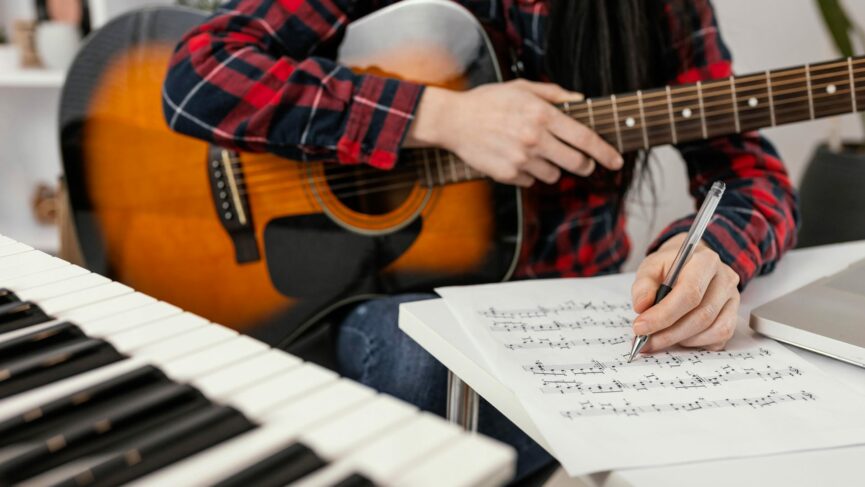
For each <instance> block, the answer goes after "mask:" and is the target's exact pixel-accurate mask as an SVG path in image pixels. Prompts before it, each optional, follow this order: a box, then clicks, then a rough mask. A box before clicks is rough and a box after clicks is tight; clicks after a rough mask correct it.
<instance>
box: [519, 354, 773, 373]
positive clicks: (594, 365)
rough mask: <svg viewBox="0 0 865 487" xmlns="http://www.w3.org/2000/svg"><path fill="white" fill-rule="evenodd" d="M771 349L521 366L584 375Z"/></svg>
mask: <svg viewBox="0 0 865 487" xmlns="http://www.w3.org/2000/svg"><path fill="white" fill-rule="evenodd" d="M771 355H772V352H770V351H769V350H767V349H765V348H760V349H758V350H756V351H750V350H746V351H742V352H728V351H724V352H710V351H708V350H695V351H693V352H684V353H675V354H673V353H670V352H664V353H660V354H654V355H648V356H644V357H640V359H639V360H637V361H634V362H632V363H630V364H629V363H628V361H627V356H623V358H620V359H615V360H608V361H600V360H592V361H589V362H583V363H574V364H545V363H543V362H541V361H540V360H536V361H535V362H534V363H533V364H530V365H523V370H525V371H526V372H529V373H531V374H534V375H547V376H562V377H563V376H567V375H577V376H579V375H587V374H604V373H606V371H610V372H618V371H619V368H623V367H628V368H632V367H645V366H653V367H661V368H675V367H681V366H683V365H696V364H701V363H703V362H705V361H708V360H743V361H744V360H755V359H758V358H760V357H769V356H771Z"/></svg>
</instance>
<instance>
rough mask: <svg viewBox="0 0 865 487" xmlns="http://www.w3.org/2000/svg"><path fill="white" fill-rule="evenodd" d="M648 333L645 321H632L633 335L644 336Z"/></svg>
mask: <svg viewBox="0 0 865 487" xmlns="http://www.w3.org/2000/svg"><path fill="white" fill-rule="evenodd" d="M648 331H649V325H648V324H647V323H646V321H645V320H642V319H639V318H638V319H637V320H636V321H634V334H635V335H645V334H646V333H648Z"/></svg>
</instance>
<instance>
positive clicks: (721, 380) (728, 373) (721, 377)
mask: <svg viewBox="0 0 865 487" xmlns="http://www.w3.org/2000/svg"><path fill="white" fill-rule="evenodd" d="M686 374H687V377H680V376H679V377H674V378H670V379H664V378H661V377H658V376H657V375H656V374H647V375H645V376H643V377H642V378H640V379H637V380H634V381H630V382H623V381H619V380H613V381H612V382H607V383H599V384H591V383H585V382H581V381H578V380H576V379H547V378H544V379H542V384H541V386H540V390H541V392H543V393H544V394H583V395H584V394H586V393H590V394H615V393H620V392H625V391H626V390H632V391H648V390H649V389H680V390H682V389H706V388H709V387H717V386H721V385H724V384H727V383H729V382H736V381H742V380H754V379H761V380H763V381H779V380H782V379H784V378H787V377H797V376H800V375H802V372H801V371H800V370H799V369H797V368H796V367H785V368H782V369H774V368H772V366H771V365H767V366H766V368H764V369H758V368H753V367H748V368H743V369H738V368H736V367H733V366H731V365H726V366H724V367H723V368H721V369H720V370H715V371H714V373H713V374H710V375H705V374H697V373H694V372H691V371H687V372H686Z"/></svg>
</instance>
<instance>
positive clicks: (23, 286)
mask: <svg viewBox="0 0 865 487" xmlns="http://www.w3.org/2000/svg"><path fill="white" fill-rule="evenodd" d="M87 274H90V271H88V270H87V269H84V268H83V267H78V266H77V265H67V266H65V267H60V268H56V269H49V270H45V271H42V272H37V273H34V274H27V275H24V276H20V277H16V278H7V279H3V287H5V288H7V289H10V290H12V291H15V292H16V293H19V292H22V291H26V290H27V289H30V288H33V287H37V286H44V285H46V284H52V283H55V282H61V281H65V280H66V279H70V278H73V277H78V276H83V275H87Z"/></svg>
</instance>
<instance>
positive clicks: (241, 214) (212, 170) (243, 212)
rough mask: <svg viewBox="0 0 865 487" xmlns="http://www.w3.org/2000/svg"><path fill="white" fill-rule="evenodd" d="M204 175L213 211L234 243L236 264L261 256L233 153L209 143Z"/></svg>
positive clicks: (240, 173)
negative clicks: (207, 183) (211, 199)
mask: <svg viewBox="0 0 865 487" xmlns="http://www.w3.org/2000/svg"><path fill="white" fill-rule="evenodd" d="M207 156H208V157H207V178H208V180H209V181H210V190H211V191H210V193H211V195H212V197H213V204H214V208H215V209H216V215H217V217H218V218H219V222H220V223H221V224H222V227H223V228H224V229H225V230H226V232H228V236H229V237H230V238H231V242H232V244H234V253H235V259H236V260H237V263H238V264H244V263H249V262H256V261H259V260H261V254H260V253H259V251H258V242H256V240H255V227H253V224H252V213H250V211H249V199H248V198H247V197H246V194H245V193H243V192H242V188H243V183H242V181H240V180H239V177H240V176H241V175H242V170H241V169H240V166H239V161H238V158H237V154H236V153H234V152H232V151H229V150H227V149H223V148H221V147H216V146H210V147H209V148H208V151H207Z"/></svg>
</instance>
